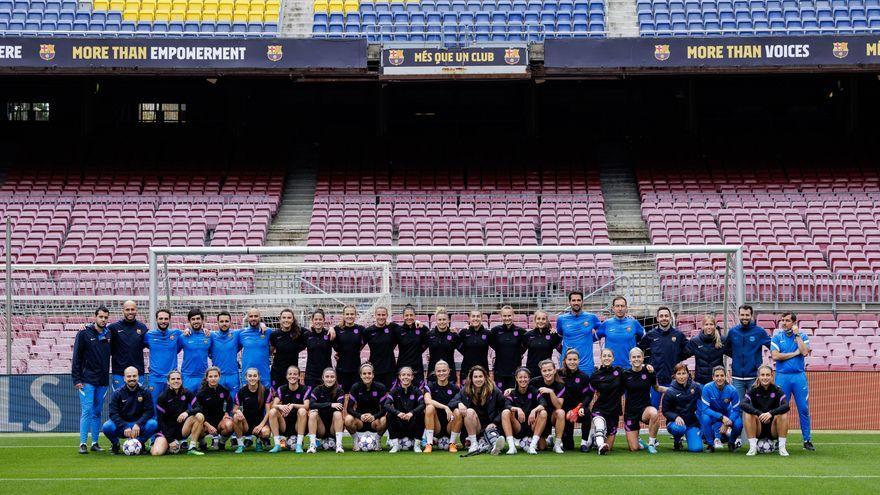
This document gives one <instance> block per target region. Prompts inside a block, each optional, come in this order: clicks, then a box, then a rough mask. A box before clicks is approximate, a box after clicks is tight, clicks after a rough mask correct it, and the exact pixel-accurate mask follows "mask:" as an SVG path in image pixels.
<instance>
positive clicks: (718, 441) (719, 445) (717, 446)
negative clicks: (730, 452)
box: [713, 438, 724, 450]
mask: <svg viewBox="0 0 880 495" xmlns="http://www.w3.org/2000/svg"><path fill="white" fill-rule="evenodd" d="M713 447H715V450H721V449H723V448H724V444H722V443H721V439H720V438H716V439H715V443H714V445H713Z"/></svg>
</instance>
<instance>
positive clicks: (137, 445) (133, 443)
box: [122, 438, 143, 455]
mask: <svg viewBox="0 0 880 495" xmlns="http://www.w3.org/2000/svg"><path fill="white" fill-rule="evenodd" d="M141 447H143V446H142V445H141V442H139V441H138V440H137V439H136V438H129V439H128V440H126V441H125V443H124V444H122V453H123V454H125V455H138V454H140V453H141Z"/></svg>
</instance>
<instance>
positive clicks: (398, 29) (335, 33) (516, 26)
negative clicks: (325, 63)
mask: <svg viewBox="0 0 880 495" xmlns="http://www.w3.org/2000/svg"><path fill="white" fill-rule="evenodd" d="M312 33H313V36H315V37H328V38H346V37H355V38H356V37H366V38H367V39H368V40H369V41H371V42H392V41H393V42H432V43H440V42H442V43H444V44H448V45H453V44H462V43H466V42H532V41H542V40H544V39H545V38H554V37H558V38H570V37H575V38H586V37H604V36H605V4H604V0H543V1H542V0H392V1H390V2H389V1H388V0H376V1H373V0H364V1H359V0H315V2H314V22H313V26H312Z"/></svg>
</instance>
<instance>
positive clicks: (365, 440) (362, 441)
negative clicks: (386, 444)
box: [357, 433, 379, 452]
mask: <svg viewBox="0 0 880 495" xmlns="http://www.w3.org/2000/svg"><path fill="white" fill-rule="evenodd" d="M377 445H379V438H378V436H376V435H374V434H372V433H361V434H360V435H358V442H357V446H358V450H360V451H361V452H369V451H371V450H376V446H377Z"/></svg>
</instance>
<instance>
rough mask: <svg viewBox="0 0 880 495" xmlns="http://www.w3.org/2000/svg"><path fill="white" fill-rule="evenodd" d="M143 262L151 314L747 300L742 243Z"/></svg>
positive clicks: (700, 304)
mask: <svg viewBox="0 0 880 495" xmlns="http://www.w3.org/2000/svg"><path fill="white" fill-rule="evenodd" d="M297 257H298V258H301V259H302V260H303V261H290V260H291V259H297ZM149 259H150V263H149V302H150V314H151V315H152V314H154V313H155V311H156V309H157V308H159V307H169V308H171V309H172V311H174V312H175V313H177V314H179V313H180V312H185V311H186V310H187V309H188V308H190V307H193V306H199V307H201V308H202V309H203V310H206V312H213V311H215V310H220V309H226V310H229V311H231V312H232V311H239V312H241V313H243V312H244V311H246V309H247V308H250V307H256V308H257V309H260V310H262V311H263V312H264V314H269V315H275V314H277V313H278V312H279V311H280V309H282V308H285V307H289V308H292V309H294V311H295V312H296V313H298V315H297V316H301V315H304V314H305V313H307V312H308V311H309V310H311V309H314V308H322V309H325V310H328V311H329V313H331V314H336V313H338V312H339V310H341V309H342V306H344V305H346V304H353V305H355V306H356V307H357V308H358V310H359V319H360V322H361V323H370V322H371V317H372V310H373V309H375V307H377V306H380V305H381V306H390V309H391V310H392V313H394V312H398V313H399V311H400V310H401V309H402V306H403V305H405V304H411V305H412V306H413V307H414V308H415V309H416V313H417V314H418V315H425V316H427V317H429V315H431V314H432V313H433V312H434V310H435V309H436V308H437V307H438V306H442V307H445V308H446V309H447V311H449V312H450V314H451V315H452V316H453V320H455V319H461V318H464V316H463V315H465V314H466V313H467V312H468V311H470V310H472V309H479V310H481V311H483V312H487V313H492V312H495V311H497V310H498V309H499V307H500V306H501V305H502V304H510V305H511V306H513V307H514V308H515V309H516V310H517V311H518V313H519V314H520V315H523V316H522V317H523V318H525V315H528V314H531V313H532V312H534V311H535V310H537V309H543V310H546V311H548V312H551V313H558V312H560V311H562V310H564V309H565V308H566V306H567V298H566V295H567V294H568V292H570V291H572V290H579V291H581V292H583V293H584V301H585V304H584V306H585V309H587V310H589V311H593V312H597V313H605V314H607V313H608V312H609V310H610V305H611V299H612V298H613V296H617V295H622V296H624V297H626V298H627V299H628V302H629V308H630V314H631V315H633V316H636V317H645V318H650V317H652V316H653V315H654V313H655V312H656V310H657V308H658V307H659V306H668V307H670V308H671V309H672V310H673V312H674V313H675V314H676V316H677V318H678V320H679V321H680V322H681V323H684V324H685V325H690V324H692V323H693V321H694V320H695V319H696V318H698V317H699V316H701V315H705V314H713V315H716V316H718V317H721V319H723V320H726V321H728V322H731V323H732V322H733V321H735V311H734V310H735V308H736V307H737V306H738V305H739V304H742V303H743V300H744V298H745V292H744V283H743V264H742V248H741V246H731V245H701V246H515V247H496V246H491V247H487V246H475V247H470V246H393V247H388V246H376V247H372V246H371V247H365V246H357V247H331V246H326V247H311V246H310V247H224V248H183V247H174V248H172V247H155V248H152V249H151V251H150V258H149ZM696 267H699V269H696ZM523 323H525V322H523ZM529 323H530V321H529ZM719 323H721V321H719Z"/></svg>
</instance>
